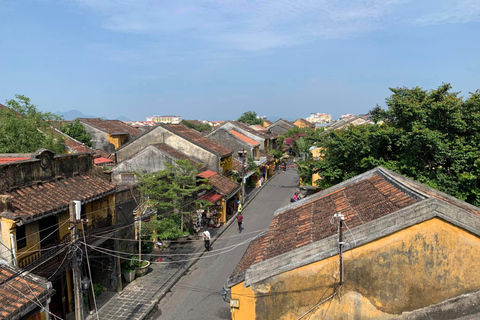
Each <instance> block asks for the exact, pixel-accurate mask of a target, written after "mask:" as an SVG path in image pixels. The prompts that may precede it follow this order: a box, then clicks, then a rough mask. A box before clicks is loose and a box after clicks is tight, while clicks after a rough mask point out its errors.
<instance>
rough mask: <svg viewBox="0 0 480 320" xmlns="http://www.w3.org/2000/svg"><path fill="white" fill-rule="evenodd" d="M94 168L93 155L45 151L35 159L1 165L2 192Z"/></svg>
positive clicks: (0, 185)
mask: <svg viewBox="0 0 480 320" xmlns="http://www.w3.org/2000/svg"><path fill="white" fill-rule="evenodd" d="M92 170H94V167H93V155H91V154H81V155H79V154H68V155H59V156H55V154H54V153H53V152H51V151H48V150H46V151H44V152H41V153H40V154H38V155H36V158H35V159H32V160H26V161H21V162H18V163H6V164H2V165H0V192H8V190H9V188H21V187H24V186H27V185H31V184H32V183H35V182H37V181H38V182H40V181H48V180H52V179H53V178H55V177H71V176H73V175H74V174H82V173H88V172H90V171H92Z"/></svg>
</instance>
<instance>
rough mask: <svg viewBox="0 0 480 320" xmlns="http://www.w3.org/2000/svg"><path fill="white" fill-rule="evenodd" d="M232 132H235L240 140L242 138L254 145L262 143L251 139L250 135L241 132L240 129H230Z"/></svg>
mask: <svg viewBox="0 0 480 320" xmlns="http://www.w3.org/2000/svg"><path fill="white" fill-rule="evenodd" d="M230 133H231V134H233V135H234V136H235V137H237V138H239V139H240V140H242V141H243V142H246V143H248V144H250V145H252V146H254V147H255V146H258V145H260V143H258V142H257V141H255V140H253V139H250V138H249V137H247V136H245V135H243V134H241V133H240V132H238V131H235V130H230Z"/></svg>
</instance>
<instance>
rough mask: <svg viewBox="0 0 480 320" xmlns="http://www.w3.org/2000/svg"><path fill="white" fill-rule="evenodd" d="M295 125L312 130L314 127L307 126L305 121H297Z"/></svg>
mask: <svg viewBox="0 0 480 320" xmlns="http://www.w3.org/2000/svg"><path fill="white" fill-rule="evenodd" d="M293 124H294V125H295V126H296V127H298V128H311V127H312V125H307V124H306V123H304V122H303V121H300V120H298V119H297V120H295V121H294V122H293Z"/></svg>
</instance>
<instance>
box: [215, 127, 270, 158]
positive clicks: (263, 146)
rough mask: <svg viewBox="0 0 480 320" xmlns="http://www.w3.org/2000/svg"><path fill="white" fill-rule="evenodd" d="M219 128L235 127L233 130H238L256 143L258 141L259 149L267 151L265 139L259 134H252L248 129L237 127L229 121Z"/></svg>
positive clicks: (229, 128)
mask: <svg viewBox="0 0 480 320" xmlns="http://www.w3.org/2000/svg"><path fill="white" fill-rule="evenodd" d="M221 129H226V130H232V129H235V130H237V131H238V132H240V133H241V134H243V135H245V136H247V137H249V138H250V139H252V140H254V141H256V142H258V143H260V150H262V151H265V150H267V151H268V149H265V141H267V140H265V139H263V138H261V137H259V136H257V135H254V134H252V133H250V132H249V131H246V130H243V129H242V128H240V127H237V126H235V125H233V124H231V123H230V122H227V123H225V124H224V125H223V126H222V127H220V129H219V130H221Z"/></svg>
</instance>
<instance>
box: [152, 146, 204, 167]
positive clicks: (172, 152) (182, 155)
mask: <svg viewBox="0 0 480 320" xmlns="http://www.w3.org/2000/svg"><path fill="white" fill-rule="evenodd" d="M153 146H154V147H155V148H157V149H160V150H163V151H164V152H166V153H168V154H170V155H172V157H174V158H175V159H179V160H187V159H188V160H190V163H191V164H193V165H198V164H201V163H199V162H197V161H195V160H193V159H192V158H190V157H189V156H187V155H186V154H185V153H183V152H180V151H178V150H177V149H175V148H172V147H170V146H169V145H167V144H165V143H157V144H154V145H153ZM202 165H203V164H202ZM203 167H204V165H203ZM203 167H202V168H203Z"/></svg>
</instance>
